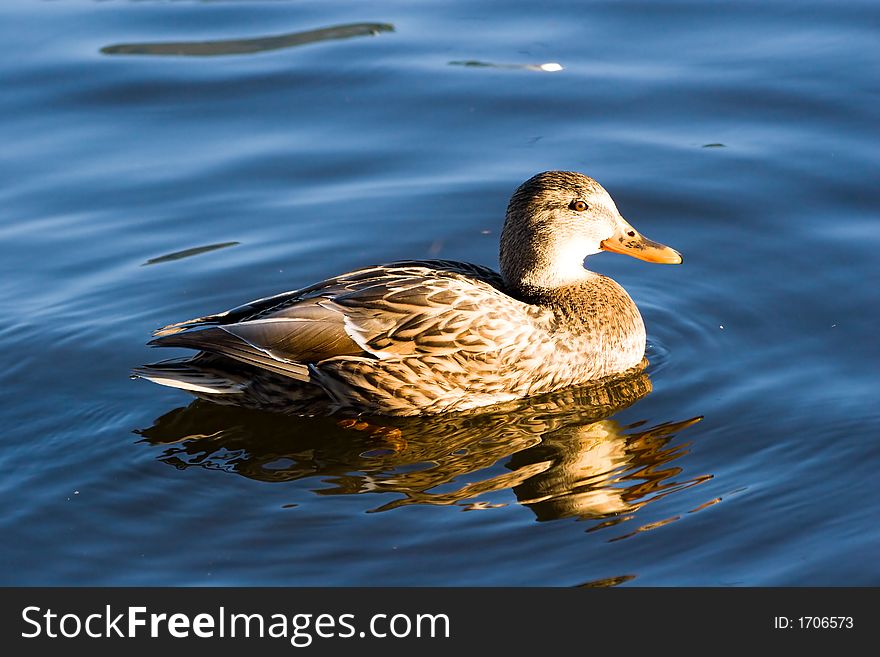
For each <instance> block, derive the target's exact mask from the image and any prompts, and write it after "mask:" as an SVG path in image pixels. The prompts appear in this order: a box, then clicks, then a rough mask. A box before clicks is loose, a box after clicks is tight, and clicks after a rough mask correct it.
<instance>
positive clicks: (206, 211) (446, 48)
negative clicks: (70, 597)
mask: <svg viewBox="0 0 880 657" xmlns="http://www.w3.org/2000/svg"><path fill="white" fill-rule="evenodd" d="M351 23H377V24H390V25H392V26H393V31H391V30H388V29H385V28H382V29H378V28H377V29H375V30H374V31H375V32H376V33H375V34H374V35H372V36H351V37H350V38H347V39H325V40H321V41H315V42H313V43H306V44H302V43H301V44H299V45H293V46H291V47H286V48H281V49H276V50H272V51H264V52H255V53H250V54H238V55H223V54H219V55H214V56H207V57H195V56H185V55H183V56H159V55H151V54H140V55H131V54H124V53H119V52H118V49H116V51H114V49H113V48H111V49H109V51H105V52H102V48H106V47H108V46H114V45H118V44H131V43H144V42H146V43H151V42H167V41H183V42H193V41H217V40H235V39H247V38H258V37H266V36H272V35H279V34H287V33H297V32H302V31H309V30H313V29H317V28H325V27H331V26H338V25H343V24H351ZM878 28H880V5H878V4H877V3H876V2H873V1H867V0H866V1H861V2H859V1H852V0H848V1H845V2H844V1H841V2H805V1H802V0H796V1H794V0H793V1H790V2H737V3H727V2H723V3H722V2H717V3H713V2H703V1H698V2H697V1H695V2H674V3H654V2H644V3H632V2H558V3H553V4H552V5H549V6H548V5H544V4H541V3H534V2H528V3H495V2H473V1H467V2H465V1H461V2H450V1H444V2H419V3H410V2H381V1H380V2H372V3H368V4H362V3H357V4H354V3H335V2H313V3H304V2H293V1H291V2H287V1H281V0H279V1H275V2H244V1H239V2H235V1H229V2H225V1H218V2H186V1H180V2H151V1H147V0H145V1H142V2H121V1H116V2H90V1H86V0H71V1H62V0H59V1H55V2H48V1H40V0H6V1H5V2H3V3H2V6H0V34H2V39H0V80H2V94H0V119H2V120H0V144H2V147H0V313H2V318H3V321H2V324H0V386H2V391H3V395H2V400H3V401H2V410H0V422H2V427H3V431H2V434H0V472H2V475H0V500H2V512H0V533H2V536H3V540H2V543H0V563H2V564H3V565H2V569H0V583H3V584H114V585H115V584H299V585H305V584H316V585H324V584H358V585H390V584H430V585H435V584H436V585H444V584H464V585H478V584H479V585H512V584H548V585H577V584H583V583H587V582H597V581H598V582H601V583H606V584H612V583H630V584H640V585H798V584H849V585H868V584H873V585H877V584H880V565H878V561H877V554H878V548H880V523H878V521H880V496H878V477H877V469H878V465H880V407H878V404H877V368H878V356H880V349H878V337H877V326H878V316H880V313H878V301H877V299H878V297H877V290H878V283H880V276H878V273H880V271H878V265H877V252H878V249H880V231H878V229H877V217H878V214H877V213H878V202H880V185H878V165H880V150H878V148H877V137H878V133H877V126H878V107H880V93H878V92H880V83H878V79H880V78H878V76H877V71H878V64H880V40H878V38H877V35H878ZM261 43H263V42H258V46H259V45H260V44H261ZM263 45H265V44H263ZM229 47H230V46H229V45H228V44H227V45H223V44H221V45H220V46H217V48H219V49H220V50H221V51H222V50H223V49H224V48H229ZM146 50H147V52H148V53H149V52H150V48H149V47H147V48H146ZM184 50H186V48H184ZM450 62H482V63H484V64H495V65H504V66H500V67H499V66H474V65H470V66H465V65H461V64H450ZM547 62H558V63H560V64H561V65H562V66H563V67H564V70H562V71H559V72H545V71H537V70H532V69H529V68H524V67H523V66H522V65H535V64H541V63H547ZM508 65H511V66H508ZM710 145H711V146H710ZM551 168H553V169H576V170H580V171H583V172H585V173H587V174H589V175H591V176H593V177H595V178H596V179H598V180H599V181H600V182H601V183H602V184H603V185H604V186H605V187H606V188H607V189H608V190H609V191H610V192H611V194H612V196H613V197H614V198H615V199H616V201H617V204H618V206H619V207H620V209H621V211H622V212H623V214H624V215H625V216H626V217H628V218H629V219H630V220H631V221H632V223H633V225H634V226H636V227H637V228H638V229H640V230H642V231H644V232H645V233H646V234H647V235H649V236H650V237H653V238H655V239H658V240H661V241H663V242H665V243H668V244H670V245H672V246H674V247H675V248H677V249H679V250H680V251H681V252H682V253H683V254H684V256H685V264H684V265H683V266H681V267H659V266H654V265H648V264H646V263H641V262H638V261H635V260H632V259H630V258H624V257H621V256H616V255H611V254H603V255H601V256H596V257H593V258H591V259H590V260H589V263H588V264H589V265H590V266H591V267H592V268H595V269H597V270H599V271H601V272H603V273H605V274H607V275H610V276H612V277H614V278H615V279H616V280H618V281H619V282H620V283H621V284H623V285H624V286H625V287H626V288H627V289H628V290H629V291H630V293H631V294H632V296H633V297H634V298H635V300H636V302H637V303H638V304H639V306H640V308H641V309H642V313H643V315H644V317H645V320H646V324H647V326H648V332H649V342H650V345H649V357H650V358H651V360H652V365H651V368H650V370H649V375H650V385H651V386H652V387H653V391H652V392H651V393H650V394H647V395H646V396H644V397H642V398H641V399H639V400H636V398H637V397H638V396H639V395H640V394H643V393H644V392H646V390H647V388H646V387H643V388H642V389H638V390H635V391H632V393H633V394H632V395H631V398H627V397H626V395H624V396H623V397H624V398H623V399H622V400H621V399H618V400H617V402H619V403H616V406H615V404H614V403H610V404H608V405H607V406H606V407H605V408H604V410H603V409H602V408H600V409H598V410H597V409H596V408H595V407H594V406H593V405H592V402H593V401H594V400H589V399H588V400H586V401H585V400H584V399H582V398H577V397H563V398H561V399H554V400H549V401H546V402H541V403H538V402H535V403H530V404H526V405H524V406H521V407H519V408H516V409H514V410H512V411H507V412H505V413H502V414H496V415H491V414H490V415H489V416H486V417H485V418H482V419H474V418H471V419H455V418H447V419H442V418H441V419H435V420H431V421H427V420H425V421H413V422H403V421H398V422H396V423H389V426H393V427H396V428H397V430H398V432H399V433H397V432H394V431H390V432H389V431H387V427H386V433H385V434H381V432H380V433H376V432H375V431H374V428H375V427H373V428H367V429H361V430H358V429H357V428H345V427H341V426H338V425H337V424H336V422H335V421H334V420H332V419H323V420H303V419H283V418H282V419H279V418H274V417H267V416H264V415H260V414H255V413H243V412H237V411H235V410H232V409H218V408H216V407H212V406H211V405H209V404H204V403H202V404H194V405H189V404H190V398H189V397H188V396H187V395H186V394H185V393H182V392H180V391H175V390H170V389H166V388H160V387H158V386H154V385H150V384H148V383H145V382H143V381H131V380H129V379H128V372H129V369H130V368H131V367H133V366H136V365H139V364H141V363H143V362H147V361H150V360H155V359H156V358H157V354H156V353H155V352H151V351H150V350H149V349H147V348H146V347H145V346H144V342H145V341H146V339H147V338H148V335H149V332H150V330H152V329H153V328H155V327H157V326H159V325H162V324H165V323H168V322H172V321H177V320H181V319H185V318H188V317H191V316H195V315H199V314H203V313H206V312H212V311H217V310H222V309H224V308H227V307H230V306H233V305H236V304H238V303H241V302H244V301H247V300H249V299H252V298H255V297H259V296H265V295H268V294H272V293H276V292H280V291H283V290H286V289H291V288H295V287H298V286H302V285H305V284H308V283H310V282H312V281H314V280H317V279H319V278H322V277H325V276H329V275H332V274H336V273H339V272H340V271H344V270H347V269H351V268H354V267H356V266H361V265H367V264H372V263H376V262H383V261H388V260H394V259H401V258H419V257H444V258H451V259H459V260H468V261H473V262H478V263H484V264H489V265H492V266H495V264H496V262H497V260H496V252H497V240H498V234H499V230H500V227H501V222H502V218H503V212H504V208H505V206H506V203H507V199H508V197H509V195H510V193H511V192H512V190H513V189H514V188H515V187H516V186H517V185H518V184H519V183H520V182H521V181H523V180H525V179H526V178H528V177H529V176H531V175H532V174H534V173H536V172H538V171H541V170H545V169H551ZM228 242H235V243H236V244H233V245H227V246H226V247H225V248H219V249H215V250H211V251H207V252H204V253H201V254H197V255H189V256H188V257H177V256H175V257H171V258H165V257H163V256H167V255H169V254H175V253H177V252H179V251H183V250H186V249H192V248H196V247H203V246H209V245H217V244H222V243H228ZM178 255H181V254H178ZM182 255H186V254H182ZM151 261H152V262H151ZM148 262H149V263H150V264H145V263H148ZM162 355H165V354H162ZM645 385H648V384H645ZM606 401H607V400H606ZM633 402H634V403H633ZM628 403H631V405H629V406H626V404H628ZM621 406H626V407H625V408H623V409H622V410H619V409H618V407H621ZM615 410H617V412H616V414H613V416H612V417H611V418H605V417H603V416H604V415H607V413H609V412H613V411H615ZM698 416H703V419H702V421H699V422H691V423H688V422H687V421H688V420H690V419H692V418H695V417H698ZM668 423H673V424H668ZM379 424H380V425H381V422H380V423H379ZM383 435H384V436H385V437H384V438H383V437H382V436H383ZM371 511H374V512H371Z"/></svg>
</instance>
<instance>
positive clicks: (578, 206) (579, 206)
mask: <svg viewBox="0 0 880 657" xmlns="http://www.w3.org/2000/svg"><path fill="white" fill-rule="evenodd" d="M568 207H570V208H571V209H572V210H574V211H575V212H583V211H584V210H586V209H587V208H588V207H590V206H588V205H587V203H586V201H581V200H580V199H578V200H577V201H572V202H571V205H569V206H568Z"/></svg>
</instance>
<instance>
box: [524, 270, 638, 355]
mask: <svg viewBox="0 0 880 657" xmlns="http://www.w3.org/2000/svg"><path fill="white" fill-rule="evenodd" d="M584 273H585V276H584V278H583V279H582V280H580V281H578V282H576V283H570V284H567V285H560V286H557V287H552V288H549V287H536V286H532V285H528V284H522V283H521V284H520V285H518V286H515V287H513V288H512V289H511V292H512V294H513V295H514V296H516V297H517V298H518V299H520V300H521V301H524V302H526V303H530V304H534V305H538V306H543V307H545V308H547V309H549V310H552V311H553V313H554V314H555V315H556V319H557V322H558V325H559V327H560V328H561V329H567V330H570V331H572V332H573V333H575V334H580V335H585V336H587V337H593V338H598V337H599V336H601V337H602V339H603V340H606V341H607V340H612V341H613V342H614V343H616V344H618V345H620V344H621V343H623V342H626V343H631V344H634V345H638V346H639V348H641V349H644V341H645V324H644V322H643V321H642V316H641V314H640V313H639V309H638V308H637V307H636V304H635V303H634V302H633V300H632V299H631V298H630V296H629V294H627V293H626V290H624V289H623V288H622V287H621V286H620V285H618V284H617V283H616V282H614V280H612V279H610V278H608V277H606V276H602V275H601V274H596V273H595V272H591V271H588V270H584Z"/></svg>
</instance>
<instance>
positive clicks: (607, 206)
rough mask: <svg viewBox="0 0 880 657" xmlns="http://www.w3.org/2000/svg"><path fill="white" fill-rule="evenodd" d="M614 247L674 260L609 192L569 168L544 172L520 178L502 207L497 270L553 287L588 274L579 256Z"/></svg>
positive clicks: (521, 282) (521, 283)
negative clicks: (503, 215)
mask: <svg viewBox="0 0 880 657" xmlns="http://www.w3.org/2000/svg"><path fill="white" fill-rule="evenodd" d="M599 251H613V252H615V253H623V254H625V255H630V256H633V257H634V258H639V259H640V260H647V261H648V262H659V263H664V264H673V265H677V264H679V263H680V262H681V255H679V253H678V252H677V251H675V250H674V249H671V248H669V247H668V246H664V245H663V244H659V243H657V242H654V241H652V240H649V239H648V238H646V237H644V236H643V235H642V234H641V233H639V232H638V231H637V230H636V229H635V228H633V227H632V226H630V225H629V222H627V221H626V219H624V218H623V217H622V216H621V215H620V212H618V210H617V206H615V205H614V201H612V200H611V196H609V194H608V192H606V191H605V189H604V188H603V187H602V185H600V184H599V183H597V182H596V181H595V180H593V179H592V178H590V177H588V176H585V175H583V174H581V173H576V172H573V171H545V172H544V173H539V174H538V175H536V176H533V177H532V178H529V179H528V180H527V181H525V182H524V183H523V184H522V185H520V186H519V188H518V189H517V190H516V192H514V194H513V197H512V198H511V199H510V204H509V205H508V206H507V219H506V221H505V223H504V231H503V232H502V234H501V258H500V259H501V274H502V275H503V276H504V280H505V282H506V283H507V284H508V285H510V286H512V287H515V288H524V287H531V288H545V289H546V288H555V287H559V286H561V285H568V284H571V283H576V282H578V281H580V280H583V279H584V278H585V277H587V276H588V275H589V273H588V272H587V270H586V269H584V258H586V257H587V256H589V255H592V254H594V253H599Z"/></svg>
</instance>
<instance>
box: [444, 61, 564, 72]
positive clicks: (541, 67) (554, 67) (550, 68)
mask: <svg viewBox="0 0 880 657" xmlns="http://www.w3.org/2000/svg"><path fill="white" fill-rule="evenodd" d="M449 65H450V66H468V67H470V68H506V69H517V68H518V69H524V70H526V71H544V72H545V73H556V72H558V71H563V70H565V69H564V67H563V66H562V64H559V63H558V62H547V63H545V64H495V63H493V62H481V61H479V60H476V59H467V60H461V61H453V62H449Z"/></svg>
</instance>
